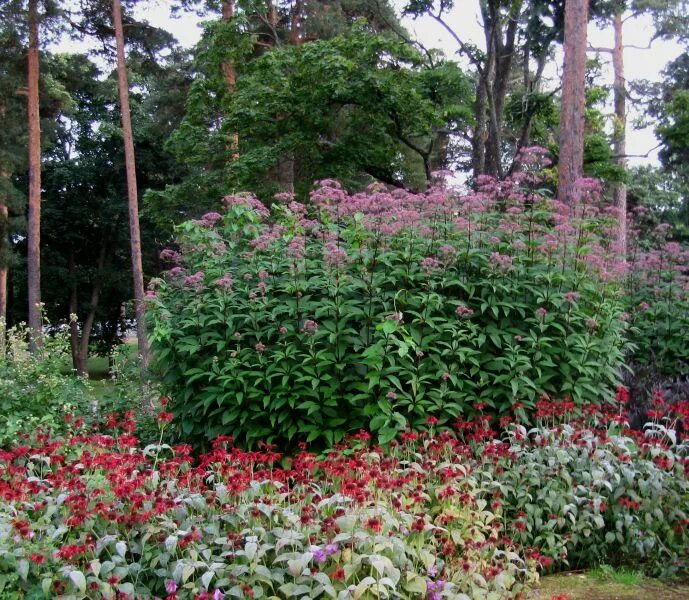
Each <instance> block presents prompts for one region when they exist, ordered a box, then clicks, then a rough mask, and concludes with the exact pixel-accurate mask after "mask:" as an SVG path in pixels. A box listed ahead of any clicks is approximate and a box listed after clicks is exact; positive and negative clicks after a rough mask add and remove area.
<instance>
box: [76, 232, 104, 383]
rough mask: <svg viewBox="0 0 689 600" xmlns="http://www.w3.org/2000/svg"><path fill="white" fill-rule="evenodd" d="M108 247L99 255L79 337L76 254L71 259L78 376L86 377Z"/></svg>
mask: <svg viewBox="0 0 689 600" xmlns="http://www.w3.org/2000/svg"><path fill="white" fill-rule="evenodd" d="M105 258H106V246H105V244H103V245H102V246H101V248H100V252H99V254H98V262H97V265H96V276H95V279H94V281H93V283H92V284H91V299H90V301H89V308H88V312H87V313H86V318H85V319H84V321H83V324H82V326H81V335H79V321H78V320H77V319H76V318H74V317H76V315H77V314H78V313H77V311H78V310H79V302H78V293H77V270H76V262H75V260H74V252H72V253H71V254H70V257H69V273H70V277H71V278H72V291H71V294H70V300H69V313H70V323H69V325H70V344H71V349H72V364H73V365H74V370H75V371H76V373H77V375H79V376H80V377H83V376H84V375H86V372H87V371H86V367H87V365H88V359H89V342H90V340H91V330H92V329H93V323H94V322H95V320H96V310H97V309H98V301H99V300H100V292H101V289H102V285H103V284H102V280H101V273H102V271H103V267H104V266H105Z"/></svg>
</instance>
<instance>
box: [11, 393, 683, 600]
mask: <svg viewBox="0 0 689 600" xmlns="http://www.w3.org/2000/svg"><path fill="white" fill-rule="evenodd" d="M620 399H624V394H623V393H622V392H621V394H620ZM657 408H658V413H657V419H658V420H657V422H655V423H653V424H651V427H649V428H647V431H646V433H645V434H644V433H639V432H632V431H630V430H628V429H627V428H626V427H625V426H623V425H622V424H621V423H622V421H623V419H624V416H621V413H622V411H620V412H619V413H618V412H612V413H610V412H609V413H608V414H598V413H595V412H593V411H590V412H589V415H588V417H589V418H590V419H591V420H593V421H595V422H596V423H597V424H598V425H597V427H598V429H595V430H594V429H591V428H589V427H586V426H585V425H584V424H583V423H581V422H578V423H577V422H575V421H573V420H571V413H572V411H573V405H572V403H571V401H563V402H551V401H548V400H542V401H540V402H539V406H538V409H537V412H538V420H539V425H538V426H537V427H534V428H532V429H531V430H527V429H526V428H525V427H524V426H522V425H521V424H519V423H516V422H510V420H509V418H505V419H503V421H502V423H501V424H500V425H501V427H502V428H503V430H504V434H503V435H502V436H501V437H498V435H497V434H496V432H495V431H494V430H493V429H492V428H491V427H490V426H489V423H490V418H489V417H485V418H479V419H477V420H475V421H472V422H468V421H464V420H462V421H459V422H458V423H457V424H456V425H457V427H458V430H459V434H458V435H455V434H453V433H451V432H449V431H440V432H435V431H434V429H435V427H436V425H437V424H436V423H435V419H433V418H430V419H429V426H430V428H431V429H430V431H429V432H425V433H424V432H420V433H413V432H406V433H403V434H401V435H400V437H399V439H398V440H395V441H393V442H392V443H391V444H390V445H389V446H388V447H381V446H377V445H370V444H371V437H370V435H368V434H366V433H360V434H357V435H356V436H352V437H350V438H348V439H347V440H346V441H345V442H344V443H342V444H339V445H338V446H337V447H336V448H334V449H332V450H330V451H328V452H327V453H326V454H324V455H321V456H317V455H315V454H312V453H310V452H307V451H306V450H303V449H302V450H300V451H299V452H297V454H296V455H295V456H294V457H292V458H291V459H286V458H285V457H283V456H282V455H281V454H280V453H278V452H276V451H275V450H274V449H273V448H271V447H270V446H269V445H264V447H263V448H262V449H261V450H259V451H242V450H239V449H237V448H234V447H233V446H232V443H231V440H230V439H228V438H227V437H222V438H218V439H217V440H215V442H214V444H213V448H212V450H211V451H210V452H208V453H206V454H203V455H201V456H199V457H198V458H194V457H193V456H192V455H191V454H190V451H191V448H190V447H189V446H187V445H179V446H174V447H172V448H171V447H170V446H167V445H164V444H153V445H149V446H147V447H145V448H143V449H142V448H141V447H140V446H138V445H137V440H136V438H135V437H133V435H132V429H133V425H134V424H133V423H132V422H131V421H130V420H127V419H124V420H123V419H117V418H115V417H113V418H111V419H110V421H109V425H110V426H111V428H112V429H111V430H109V431H108V433H107V435H106V434H94V433H93V432H89V431H86V430H84V429H82V430H76V431H75V432H74V435H73V436H71V437H68V438H66V439H64V440H60V439H50V438H48V436H44V435H41V434H40V433H39V434H37V435H34V436H33V437H32V438H31V439H30V440H26V443H25V444H23V445H21V446H17V447H15V448H13V449H12V450H10V451H6V452H2V453H0V500H1V502H0V595H1V596H2V597H3V598H8V599H11V598H22V597H32V598H43V597H57V596H60V595H64V596H66V597H70V595H76V596H78V597H88V598H114V597H115V595H116V594H120V596H119V597H135V598H148V597H152V596H157V597H167V598H168V599H169V600H176V599H180V600H181V599H185V598H198V599H209V598H213V599H214V600H217V599H220V598H227V597H238V598H250V597H255V598H259V597H274V598H275V597H277V598H288V597H298V598H319V597H330V598H340V599H342V600H345V599H351V598H373V597H377V598H392V597H395V598H422V597H425V598H428V599H431V600H439V599H440V598H457V599H462V600H466V599H467V598H472V599H476V600H480V599H482V598H489V599H495V600H499V599H508V598H513V597H517V596H518V595H519V594H520V593H522V594H523V593H524V592H526V589H527V588H528V587H529V585H530V584H533V583H534V582H535V581H536V580H537V569H538V568H539V567H541V568H546V569H550V568H552V569H557V568H561V567H563V566H569V567H574V566H575V567H588V566H592V565H595V564H598V563H599V562H600V561H605V562H606V563H611V564H630V565H633V566H634V568H641V569H643V570H646V571H651V572H657V571H662V572H666V573H667V572H677V571H682V572H686V568H687V566H689V563H688V562H687V561H688V559H689V556H688V552H689V539H688V538H689V534H688V529H687V528H688V526H689V517H688V514H689V480H688V476H689V459H688V458H687V450H689V448H687V446H686V445H682V444H681V443H679V442H678V441H677V440H676V439H675V434H674V431H673V429H672V427H671V426H672V425H673V424H674V423H673V422H669V421H668V420H666V419H662V417H661V414H662V413H663V410H664V408H663V407H662V406H661V402H660V401H659V402H658V407H657ZM675 409H676V410H678V411H679V412H678V413H676V414H675V417H676V418H681V419H687V418H689V405H687V404H686V403H685V404H684V405H682V406H680V407H675ZM170 416H171V415H170V414H169V413H166V412H161V413H160V416H159V418H160V422H161V423H162V425H163V427H165V426H166V424H167V423H168V421H169V418H170ZM661 421H662V422H661Z"/></svg>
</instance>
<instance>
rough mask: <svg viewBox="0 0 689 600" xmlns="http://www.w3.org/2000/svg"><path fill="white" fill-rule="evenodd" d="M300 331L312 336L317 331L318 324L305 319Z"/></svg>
mask: <svg viewBox="0 0 689 600" xmlns="http://www.w3.org/2000/svg"><path fill="white" fill-rule="evenodd" d="M302 331H303V332H304V333H305V334H306V335H313V334H314V333H316V332H317V331H318V323H316V321H313V320H311V319H306V321H304V327H303V328H302Z"/></svg>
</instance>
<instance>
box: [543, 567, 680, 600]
mask: <svg viewBox="0 0 689 600" xmlns="http://www.w3.org/2000/svg"><path fill="white" fill-rule="evenodd" d="M531 597H532V598H534V599H543V600H550V599H551V598H553V597H558V598H562V600H564V599H565V598H567V600H647V599H649V598H655V599H656V600H672V599H678V600H679V599H680V598H689V584H687V582H675V581H663V580H660V579H649V578H647V577H644V576H643V575H641V574H639V573H636V572H634V571H629V570H626V569H622V570H613V569H611V568H600V569H595V570H593V571H584V572H581V571H574V572H569V573H560V574H558V575H550V576H548V577H543V578H542V580H541V585H540V586H539V587H538V588H537V589H535V590H534V591H533V593H532V596H531Z"/></svg>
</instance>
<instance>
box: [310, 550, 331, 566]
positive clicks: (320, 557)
mask: <svg viewBox="0 0 689 600" xmlns="http://www.w3.org/2000/svg"><path fill="white" fill-rule="evenodd" d="M311 552H312V554H313V558H314V560H315V561H316V562H317V563H324V562H325V561H326V560H328V555H327V554H326V552H325V550H323V549H322V548H317V549H315V550H311Z"/></svg>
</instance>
